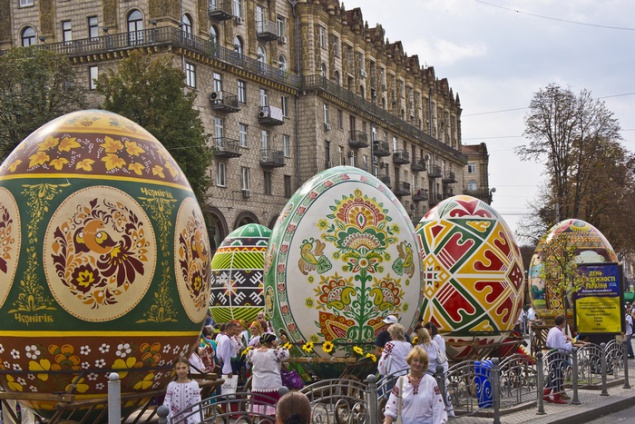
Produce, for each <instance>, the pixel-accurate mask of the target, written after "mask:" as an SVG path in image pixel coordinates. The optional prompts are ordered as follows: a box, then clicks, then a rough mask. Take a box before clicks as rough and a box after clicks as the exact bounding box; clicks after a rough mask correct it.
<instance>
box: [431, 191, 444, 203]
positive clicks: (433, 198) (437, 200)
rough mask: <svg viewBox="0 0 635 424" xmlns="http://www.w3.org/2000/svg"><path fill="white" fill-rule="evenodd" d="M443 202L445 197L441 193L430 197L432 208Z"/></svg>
mask: <svg viewBox="0 0 635 424" xmlns="http://www.w3.org/2000/svg"><path fill="white" fill-rule="evenodd" d="M441 201H443V195H442V194H441V193H432V194H431V195H430V206H433V205H436V204H438V203H440V202H441Z"/></svg>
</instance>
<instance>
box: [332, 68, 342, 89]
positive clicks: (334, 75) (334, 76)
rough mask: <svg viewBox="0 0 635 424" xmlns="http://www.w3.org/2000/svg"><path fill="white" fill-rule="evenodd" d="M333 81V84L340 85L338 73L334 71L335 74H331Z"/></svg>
mask: <svg viewBox="0 0 635 424" xmlns="http://www.w3.org/2000/svg"><path fill="white" fill-rule="evenodd" d="M333 80H334V81H335V84H337V85H340V80H341V78H340V71H338V70H335V72H333Z"/></svg>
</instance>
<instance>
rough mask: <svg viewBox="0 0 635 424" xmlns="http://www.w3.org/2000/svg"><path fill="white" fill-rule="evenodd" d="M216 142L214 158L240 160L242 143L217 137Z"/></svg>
mask: <svg viewBox="0 0 635 424" xmlns="http://www.w3.org/2000/svg"><path fill="white" fill-rule="evenodd" d="M213 141H214V156H215V157H217V158H238V157H241V156H242V153H240V142H239V141H238V140H234V139H231V138H227V137H216V138H214V139H213Z"/></svg>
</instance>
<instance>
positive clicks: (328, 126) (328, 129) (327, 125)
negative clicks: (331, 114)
mask: <svg viewBox="0 0 635 424" xmlns="http://www.w3.org/2000/svg"><path fill="white" fill-rule="evenodd" d="M324 131H331V124H327V123H324Z"/></svg>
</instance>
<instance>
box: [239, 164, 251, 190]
mask: <svg viewBox="0 0 635 424" xmlns="http://www.w3.org/2000/svg"><path fill="white" fill-rule="evenodd" d="M240 175H241V178H240V179H241V181H242V185H243V190H249V187H250V186H249V168H247V167H245V166H243V167H241V168H240Z"/></svg>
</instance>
